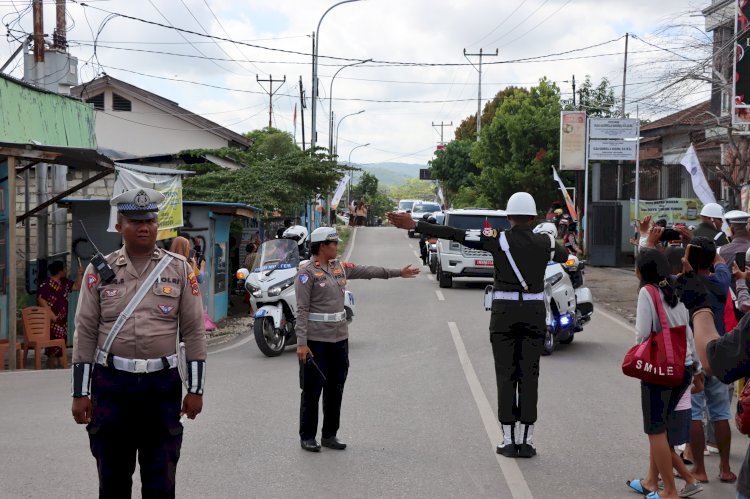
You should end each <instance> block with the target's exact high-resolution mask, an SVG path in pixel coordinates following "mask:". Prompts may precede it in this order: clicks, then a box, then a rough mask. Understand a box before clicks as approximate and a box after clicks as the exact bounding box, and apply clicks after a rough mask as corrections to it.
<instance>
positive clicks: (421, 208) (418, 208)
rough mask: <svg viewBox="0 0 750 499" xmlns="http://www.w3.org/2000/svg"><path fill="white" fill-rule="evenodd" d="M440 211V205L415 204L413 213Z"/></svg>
mask: <svg viewBox="0 0 750 499" xmlns="http://www.w3.org/2000/svg"><path fill="white" fill-rule="evenodd" d="M436 211H440V205H439V204H415V205H414V209H413V210H412V213H435V212H436Z"/></svg>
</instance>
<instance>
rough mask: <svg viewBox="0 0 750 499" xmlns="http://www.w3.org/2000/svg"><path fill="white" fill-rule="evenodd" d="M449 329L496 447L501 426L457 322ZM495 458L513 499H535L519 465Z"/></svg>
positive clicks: (449, 326)
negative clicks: (475, 369)
mask: <svg viewBox="0 0 750 499" xmlns="http://www.w3.org/2000/svg"><path fill="white" fill-rule="evenodd" d="M438 292H439V291H438ZM448 328H449V329H450V331H451V337H452V338H453V344H454V345H455V346H456V352H457V353H458V360H459V362H460V363H461V367H462V368H463V370H464V376H465V377H466V382H467V383H468V384H469V389H470V390H471V394H472V396H473V397H474V402H476V404H477V409H478V410H479V415H480V416H481V418H482V423H484V429H485V431H486V432H487V437H489V439H490V443H492V445H493V446H494V445H496V444H497V443H498V442H500V441H501V440H502V439H503V435H502V432H501V431H500V425H499V424H498V422H497V419H496V418H495V413H494V412H493V411H492V408H491V407H490V401H489V400H488V399H487V395H485V394H484V391H483V390H482V385H481V384H480V383H479V378H478V377H477V373H476V371H474V366H473V365H472V363H471V359H470V358H469V354H468V353H467V352H466V345H464V340H463V339H462V338H461V333H460V332H459V331H458V326H456V323H455V322H449V323H448ZM495 458H497V462H498V464H500V471H501V472H502V474H503V477H504V478H505V482H506V483H507V484H508V488H509V489H510V493H511V495H512V496H513V499H534V496H533V495H531V490H529V485H528V484H527V483H526V479H525V478H524V477H523V473H521V469H520V468H519V467H518V463H516V461H514V460H513V459H508V458H506V457H503V456H501V455H499V454H495Z"/></svg>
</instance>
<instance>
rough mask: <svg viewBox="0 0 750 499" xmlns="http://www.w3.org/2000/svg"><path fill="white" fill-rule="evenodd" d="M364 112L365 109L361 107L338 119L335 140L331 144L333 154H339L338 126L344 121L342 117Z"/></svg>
mask: <svg viewBox="0 0 750 499" xmlns="http://www.w3.org/2000/svg"><path fill="white" fill-rule="evenodd" d="M364 112H365V110H364V109H363V110H361V111H357V112H356V113H351V114H347V115H345V116H344V117H343V118H341V119H340V120H339V122H338V124H337V125H336V141H335V142H334V144H333V153H334V155H335V156H338V154H339V127H340V126H341V122H342V121H344V118H348V117H349V116H354V115H355V114H362V113H364ZM352 150H353V149H352Z"/></svg>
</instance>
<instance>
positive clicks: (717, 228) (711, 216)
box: [693, 203, 729, 247]
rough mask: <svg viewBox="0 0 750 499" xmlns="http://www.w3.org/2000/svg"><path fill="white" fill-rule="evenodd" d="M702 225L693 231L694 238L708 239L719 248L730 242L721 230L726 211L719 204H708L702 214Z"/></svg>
mask: <svg viewBox="0 0 750 499" xmlns="http://www.w3.org/2000/svg"><path fill="white" fill-rule="evenodd" d="M700 217H701V223H699V224H698V225H697V226H696V227H695V230H694V231H693V237H698V236H700V237H707V238H709V239H711V240H713V242H714V243H715V244H716V246H717V247H719V246H723V245H725V244H727V243H728V242H729V240H728V239H727V236H726V234H724V232H723V231H722V230H721V226H722V225H723V219H724V209H723V208H722V207H721V206H720V205H718V204H717V203H706V204H705V205H704V206H703V209H702V210H701V213H700Z"/></svg>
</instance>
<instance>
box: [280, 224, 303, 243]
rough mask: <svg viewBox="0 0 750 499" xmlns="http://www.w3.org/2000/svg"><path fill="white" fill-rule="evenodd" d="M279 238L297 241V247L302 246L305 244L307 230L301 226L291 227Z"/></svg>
mask: <svg viewBox="0 0 750 499" xmlns="http://www.w3.org/2000/svg"><path fill="white" fill-rule="evenodd" d="M281 237H282V239H292V240H294V241H297V246H302V245H304V244H305V242H307V229H306V228H305V227H303V226H302V225H292V226H291V227H289V228H288V229H287V230H285V231H284V233H283V234H282V235H281Z"/></svg>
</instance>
